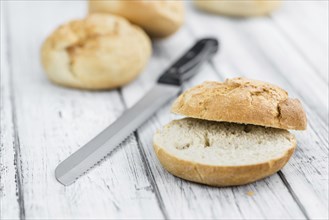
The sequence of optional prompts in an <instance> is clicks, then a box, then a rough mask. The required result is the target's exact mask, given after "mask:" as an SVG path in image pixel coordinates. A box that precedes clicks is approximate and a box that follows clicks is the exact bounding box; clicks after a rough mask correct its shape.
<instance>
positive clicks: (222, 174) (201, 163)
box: [153, 118, 296, 186]
mask: <svg viewBox="0 0 329 220" xmlns="http://www.w3.org/2000/svg"><path fill="white" fill-rule="evenodd" d="M153 143H154V149H155V153H156V155H157V157H158V159H159V161H160V162H161V164H162V165H163V166H164V168H165V169H166V170H168V171H169V172H170V173H172V174H173V175H175V176H178V177H181V178H183V179H186V180H190V181H193V182H198V183H203V184H207V185H212V186H234V185H242V184H247V183H250V182H254V181H256V180H259V179H262V178H264V177H267V176H269V175H271V174H273V173H275V172H277V171H278V170H280V169H281V168H282V167H283V166H284V165H285V164H286V163H287V161H288V160H289V158H290V157H291V155H292V154H293V152H294V149H295V147H296V140H295V137H294V136H293V135H292V134H290V133H289V132H288V131H286V130H281V129H275V128H265V127H261V126H255V125H241V124H234V123H225V122H212V121H206V120H200V119H192V118H185V119H182V120H176V121H172V122H171V123H169V124H168V125H166V126H165V127H164V128H163V129H161V130H160V131H158V132H157V133H156V134H155V135H154V139H153Z"/></svg>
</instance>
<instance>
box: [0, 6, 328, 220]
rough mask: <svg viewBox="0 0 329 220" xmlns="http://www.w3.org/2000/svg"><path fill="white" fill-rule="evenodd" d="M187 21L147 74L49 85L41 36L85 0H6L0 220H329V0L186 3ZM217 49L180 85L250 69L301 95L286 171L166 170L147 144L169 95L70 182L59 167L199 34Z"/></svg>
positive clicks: (162, 45)
mask: <svg viewBox="0 0 329 220" xmlns="http://www.w3.org/2000/svg"><path fill="white" fill-rule="evenodd" d="M186 7H187V10H186V11H187V13H186V22H185V25H184V26H183V27H182V28H181V29H180V31H179V32H178V33H176V34H175V35H174V36H172V37H170V38H168V39H164V40H158V41H154V44H153V56H152V58H151V60H150V62H149V64H148V66H147V67H146V69H145V70H144V71H143V73H142V74H141V76H140V77H139V78H138V79H137V80H136V81H134V82H132V83H131V84H129V85H127V86H125V87H123V88H121V89H118V90H114V91H104V92H89V91H79V90H72V89H66V88H62V87H58V86H56V85H53V84H52V83H50V82H49V81H48V80H47V78H46V76H45V74H44V73H43V70H42V68H41V65H40V61H39V51H40V45H41V44H42V42H43V40H44V39H45V37H46V36H47V35H48V34H50V33H51V31H52V30H53V29H54V28H55V27H57V26H58V25H59V24H61V23H63V22H66V21H68V20H70V19H73V18H78V17H83V16H84V15H85V14H86V11H87V4H86V2H80V1H70V2H68V1H57V2H56V1H33V2H27V1H25V2H24V1H20V2H18V1H17V2H1V148H0V154H1V164H0V175H1V185H0V203H1V210H0V211H1V212H0V213H1V214H0V217H1V219H16V218H22V219H24V218H27V219H31V218H39V219H45V218H56V219H62V218H67V219H72V218H112V219H118V218H126V219H127V218H142V219H146V218H149V219H159V218H160V219H161V218H175V219H181V218H185V219H212V218H216V219H218V218H222V219H228V218H230V219H241V218H244V219H263V218H266V219H277V218H279V219H290V218H293V219H305V218H310V219H317V218H319V219H326V218H328V2H327V1H286V2H285V3H284V5H283V7H282V8H281V9H280V10H278V11H277V12H275V13H273V14H272V15H271V16H266V17H261V18H253V19H231V18H227V17H221V16H215V15H210V14H206V13H203V12H200V11H198V10H196V9H195V8H194V7H193V5H192V4H191V2H187V4H186ZM209 35H210V36H215V37H218V38H219V39H220V40H221V42H222V47H221V51H220V53H218V55H217V56H216V57H215V58H214V59H213V60H212V61H211V62H209V63H207V64H206V65H204V66H203V67H202V69H201V70H200V73H199V74H198V75H197V76H196V77H195V78H194V79H193V80H191V81H190V82H188V83H186V84H185V87H186V88H188V87H191V86H193V85H196V84H199V83H201V82H203V81H205V80H220V81H222V80H224V79H225V78H229V77H236V76H246V77H249V78H254V79H259V80H263V81H268V82H271V83H274V84H277V85H279V86H281V87H283V88H285V89H286V90H287V91H288V92H289V93H290V95H291V96H292V97H297V98H299V99H300V100H301V101H302V103H303V105H304V107H305V110H306V112H307V117H308V128H307V130H306V131H301V132H294V131H293V133H294V134H295V135H296V137H297V139H298V148H297V150H296V152H295V154H294V156H293V157H292V159H291V160H290V161H289V163H288V164H287V165H286V166H285V167H284V168H283V170H282V171H280V172H278V173H277V174H275V175H273V176H271V177H269V178H266V179H264V180H262V181H258V182H256V183H253V184H249V185H246V186H240V187H228V188H214V187H207V186H202V185H199V184H195V183H190V182H187V181H184V180H181V179H179V178H176V177H174V176H172V175H170V174H169V173H167V172H166V171H165V170H164V169H163V168H162V166H161V165H160V163H159V161H158V160H157V158H156V156H155V154H154V151H153V148H152V135H153V133H154V132H155V131H156V129H158V128H160V127H161V126H162V125H164V124H165V123H167V122H169V121H170V120H171V119H173V118H174V117H175V116H173V115H171V114H170V113H169V109H170V103H168V105H166V106H165V107H164V108H163V109H161V110H159V111H158V112H157V113H156V115H155V116H154V117H152V118H150V120H149V121H147V122H146V123H145V124H144V125H143V126H142V127H141V128H140V129H138V131H137V132H135V133H134V134H132V135H131V136H130V137H129V138H128V139H127V140H126V141H124V143H123V144H121V145H120V147H118V148H117V150H115V151H114V152H113V153H112V154H111V155H110V156H108V157H107V158H106V159H105V161H103V162H102V163H101V164H99V165H98V166H97V167H96V168H95V169H92V170H91V171H90V172H88V173H87V175H84V176H83V177H81V178H80V179H79V180H78V181H76V183H74V184H73V185H71V186H69V187H64V186H63V185H61V184H59V183H58V182H57V181H56V179H55V177H54V169H55V167H56V166H57V165H58V164H59V162H61V161H62V160H64V159H65V158H66V157H67V156H69V155H70V154H71V153H73V152H74V151H75V150H77V149H78V148H79V147H81V146H82V145H83V144H85V143H86V142H87V141H88V140H90V139H91V138H92V137H94V136H95V135H96V134H97V133H99V132H100V131H102V129H104V128H105V127H106V126H108V125H109V124H111V123H112V122H113V121H114V120H115V119H116V118H117V117H118V116H119V115H120V114H122V112H123V111H124V110H125V109H126V108H129V107H130V106H132V105H133V104H134V103H135V102H137V101H138V100H139V99H140V98H141V97H142V96H143V95H144V94H145V92H147V91H148V89H149V88H150V87H151V86H152V85H153V84H154V83H155V81H156V79H157V77H158V76H159V74H160V73H161V72H162V71H163V70H164V69H165V68H166V67H167V66H168V65H169V64H170V63H171V62H172V61H173V60H175V59H176V58H177V57H179V56H180V55H181V54H182V53H183V52H184V50H186V49H187V48H188V47H189V46H191V45H192V44H193V42H194V41H195V40H196V39H197V38H200V37H203V36H209Z"/></svg>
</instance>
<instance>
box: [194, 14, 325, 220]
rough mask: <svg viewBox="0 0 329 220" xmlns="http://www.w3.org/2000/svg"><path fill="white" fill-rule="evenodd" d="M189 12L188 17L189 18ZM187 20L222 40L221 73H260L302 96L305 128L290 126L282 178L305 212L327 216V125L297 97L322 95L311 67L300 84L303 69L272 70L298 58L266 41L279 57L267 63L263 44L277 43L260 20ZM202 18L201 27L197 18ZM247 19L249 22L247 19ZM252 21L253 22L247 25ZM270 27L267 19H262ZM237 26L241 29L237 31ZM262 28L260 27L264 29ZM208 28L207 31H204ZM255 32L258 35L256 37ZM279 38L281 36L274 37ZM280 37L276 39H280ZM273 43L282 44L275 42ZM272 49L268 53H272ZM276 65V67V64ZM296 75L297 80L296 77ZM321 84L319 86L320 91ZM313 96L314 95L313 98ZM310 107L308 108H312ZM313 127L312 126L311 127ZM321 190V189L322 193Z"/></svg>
mask: <svg viewBox="0 0 329 220" xmlns="http://www.w3.org/2000/svg"><path fill="white" fill-rule="evenodd" d="M192 16H194V18H191V17H192ZM213 19H216V23H211V22H210V20H213ZM189 21H190V22H191V24H190V27H191V29H192V31H193V33H194V34H196V35H197V36H204V35H207V34H209V33H212V34H214V35H216V36H218V37H220V38H221V39H222V40H223V44H224V45H223V53H222V56H218V57H216V58H215V61H214V65H215V66H216V68H217V69H218V71H219V72H220V73H221V75H222V76H223V78H228V77H235V76H241V75H244V76H247V77H249V78H255V79H261V80H264V81H268V82H272V83H275V84H278V85H280V86H282V87H283V88H285V89H287V90H288V91H289V93H290V94H291V95H292V96H294V97H299V98H301V99H302V101H303V102H304V106H305V108H306V111H307V114H308V116H309V125H310V126H309V128H308V130H307V131H304V132H295V134H296V136H297V139H298V146H299V147H298V148H297V151H296V153H295V155H294V157H293V158H292V160H291V161H290V163H289V164H288V165H287V166H286V167H285V168H284V169H283V174H284V178H286V179H287V180H288V184H290V186H291V188H292V190H293V191H294V192H295V194H296V195H297V197H298V198H297V199H299V200H300V202H301V203H302V205H303V206H304V208H305V210H306V212H307V214H308V215H309V216H310V217H311V218H327V217H328V210H327V208H326V207H328V156H327V155H328V136H327V134H328V133H327V132H328V127H327V125H326V124H325V123H326V122H325V121H323V120H321V119H320V118H319V116H318V115H317V114H319V113H324V114H327V113H326V112H325V111H323V109H322V112H317V114H315V111H316V109H315V108H314V106H313V105H312V104H314V103H312V102H311V101H310V98H308V99H306V98H305V96H304V94H305V93H304V92H303V96H302V97H301V96H300V94H301V93H302V91H303V90H304V91H306V92H309V93H310V94H311V95H312V94H313V96H314V93H315V92H316V93H317V94H318V96H319V97H320V99H319V100H323V102H322V103H325V101H324V100H328V97H327V94H328V93H326V92H324V91H327V88H323V85H322V86H321V83H320V84H318V83H319V80H317V76H316V75H315V73H314V72H312V71H311V70H310V69H308V72H307V73H308V74H310V76H309V77H310V78H311V79H312V80H309V79H308V81H309V83H308V84H309V85H311V86H309V87H307V88H308V90H305V83H307V82H306V81H307V79H306V78H304V80H303V81H301V80H300V79H303V76H302V74H303V73H305V72H303V71H302V72H300V73H299V74H300V75H299V76H296V74H291V75H295V76H294V77H292V76H288V75H289V72H288V73H287V74H285V77H286V78H287V79H285V78H284V77H283V76H282V75H279V74H278V72H277V71H281V72H282V71H284V70H289V69H292V68H293V67H291V66H293V65H295V61H296V59H297V61H296V62H297V63H298V64H301V62H299V61H298V57H297V56H298V54H292V55H291V53H292V52H291V51H290V50H285V51H286V56H283V57H282V56H280V54H278V53H277V52H275V51H276V49H275V47H273V46H269V49H268V54H267V55H266V56H268V59H270V60H271V61H273V60H280V61H281V62H280V63H274V64H271V63H269V62H268V61H267V60H266V59H264V58H263V57H264V53H261V52H260V51H261V50H264V47H265V45H270V44H272V45H277V42H278V36H277V34H276V33H273V30H271V29H269V28H268V29H266V28H265V27H264V25H265V24H263V22H262V21H260V20H258V19H257V20H253V21H241V22H240V23H244V22H250V24H248V25H247V26H246V27H241V26H242V25H241V24H240V23H237V22H236V21H232V20H230V19H227V18H221V17H214V16H210V15H206V14H193V15H191V16H190V20H189ZM202 23H203V24H208V25H207V26H206V27H204V26H202V25H201V24H202ZM251 23H252V24H251ZM253 25H254V26H253ZM257 27H258V28H259V30H262V32H263V33H267V35H266V36H263V38H262V39H260V38H258V37H257V36H256V35H257V33H259V32H260V31H257ZM268 27H270V24H268ZM241 29H244V30H243V31H241ZM264 29H265V30H264ZM210 30H212V31H210ZM248 31H249V32H254V33H255V34H254V35H252V37H253V38H254V39H253V40H250V39H251V38H252V37H250V36H249V38H248V40H243V39H244V38H245V37H247V36H246V33H245V32H248ZM257 38H258V39H257ZM255 39H257V40H258V41H263V42H262V43H261V44H257V43H255ZM279 40H280V41H283V40H282V39H279ZM281 43H282V42H281ZM279 49H282V47H280V48H279ZM272 52H273V53H272ZM287 58H290V59H291V62H285V60H284V59H287ZM278 65H280V68H278V67H277V66H278ZM301 68H307V66H306V65H303V66H301ZM296 78H298V80H297V79H296ZM294 79H296V80H297V81H299V82H304V84H302V85H299V84H298V83H291V80H294ZM321 90H322V91H321ZM319 100H318V101H319ZM319 105H320V106H321V103H317V106H319ZM312 107H313V109H312ZM314 129H315V130H314ZM323 192H326V193H323Z"/></svg>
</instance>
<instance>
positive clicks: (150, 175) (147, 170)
mask: <svg viewBox="0 0 329 220" xmlns="http://www.w3.org/2000/svg"><path fill="white" fill-rule="evenodd" d="M117 91H118V94H119V98H120V100H121V102H122V105H123V107H124V110H127V108H128V107H127V103H126V102H125V100H124V98H123V95H122V90H121V88H119V89H117ZM137 102H138V101H137ZM133 136H134V138H135V140H136V143H137V148H138V152H139V154H140V156H141V159H142V163H143V166H144V171H145V175H146V176H147V178H148V180H149V182H150V184H151V186H152V188H153V190H154V194H155V196H156V199H157V202H158V205H159V208H160V210H161V212H162V215H163V217H164V219H169V215H168V212H167V210H166V208H165V205H164V202H163V199H162V196H161V193H160V191H159V187H158V185H157V183H156V181H155V178H154V175H153V173H152V171H151V167H150V164H149V162H148V160H147V158H146V154H145V151H144V149H143V145H142V143H141V141H140V138H139V135H138V132H137V128H136V130H135V131H134V132H133Z"/></svg>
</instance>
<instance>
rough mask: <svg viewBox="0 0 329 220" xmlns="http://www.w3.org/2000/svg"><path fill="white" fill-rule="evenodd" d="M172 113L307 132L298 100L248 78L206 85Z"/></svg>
mask: <svg viewBox="0 0 329 220" xmlns="http://www.w3.org/2000/svg"><path fill="white" fill-rule="evenodd" d="M172 112H174V113H177V114H181V115H185V116H188V117H192V118H199V119H205V120H211V121H227V122H235V123H243V124H255V125H262V126H266V127H274V128H281V129H295V130H305V129H306V124H307V122H306V115H305V112H304V110H303V107H302V105H301V103H300V102H299V101H298V100H297V99H291V98H289V97H288V93H287V92H286V91H285V90H283V89H281V88H279V87H277V86H274V85H271V84H268V83H264V82H261V81H256V80H249V79H246V78H233V79H227V80H226V81H225V82H224V83H221V82H204V83H203V84H201V85H198V86H195V87H193V88H191V89H189V90H187V91H185V92H184V93H183V94H181V95H180V96H179V97H178V98H177V100H176V101H175V102H174V104H173V106H172Z"/></svg>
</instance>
